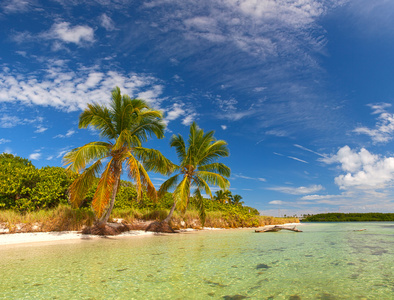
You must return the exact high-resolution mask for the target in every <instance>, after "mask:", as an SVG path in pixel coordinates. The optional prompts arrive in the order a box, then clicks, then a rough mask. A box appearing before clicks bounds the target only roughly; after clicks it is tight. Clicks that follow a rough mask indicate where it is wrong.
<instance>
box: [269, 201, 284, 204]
mask: <svg viewBox="0 0 394 300" xmlns="http://www.w3.org/2000/svg"><path fill="white" fill-rule="evenodd" d="M268 204H273V205H283V204H285V202H283V201H282V200H273V201H270V202H268Z"/></svg>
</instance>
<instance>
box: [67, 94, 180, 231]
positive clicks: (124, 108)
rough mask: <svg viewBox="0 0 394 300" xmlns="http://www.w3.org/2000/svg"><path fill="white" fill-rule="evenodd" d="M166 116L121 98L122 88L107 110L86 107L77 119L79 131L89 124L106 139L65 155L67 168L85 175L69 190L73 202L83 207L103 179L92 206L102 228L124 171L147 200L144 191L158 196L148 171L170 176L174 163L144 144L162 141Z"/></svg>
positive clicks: (141, 104)
mask: <svg viewBox="0 0 394 300" xmlns="http://www.w3.org/2000/svg"><path fill="white" fill-rule="evenodd" d="M162 117H163V116H162V113H161V112H160V111H158V110H154V109H152V108H151V107H150V106H149V105H148V103H147V102H145V101H144V100H141V99H131V98H130V97H129V96H128V95H123V96H122V95H121V93H120V89H119V88H118V87H115V88H114V89H113V90H112V98H111V102H110V105H109V107H106V106H102V105H99V104H96V103H94V104H88V105H87V108H86V109H85V110H84V111H83V112H82V113H81V115H80V117H79V128H87V127H88V126H91V127H93V128H94V129H96V130H97V131H98V132H99V134H100V137H101V138H105V139H106V140H107V141H105V142H103V141H100V142H91V143H88V144H86V145H84V146H82V147H78V148H75V149H73V150H71V151H70V152H69V153H67V154H66V155H65V156H64V158H63V161H64V164H65V165H68V167H67V169H69V170H71V171H74V172H77V173H81V174H80V175H79V176H78V177H77V179H76V180H75V181H74V182H73V183H72V185H71V186H70V190H69V199H70V202H71V203H72V204H74V205H75V206H79V205H80V204H81V203H82V201H83V200H84V198H85V195H86V192H87V191H88V189H89V188H90V186H91V184H92V182H93V180H94V179H95V178H96V177H100V179H99V182H98V186H97V190H96V192H95V194H94V196H93V201H92V208H93V211H94V212H95V215H96V217H97V219H98V224H104V225H105V224H106V222H107V221H108V218H109V216H110V214H111V212H112V209H113V206H114V202H115V197H116V193H117V191H118V186H119V182H120V177H121V174H122V171H123V169H125V170H127V172H128V175H129V177H131V178H132V179H133V180H134V183H135V185H136V189H137V192H138V193H137V195H138V196H137V199H140V198H141V197H142V196H143V191H144V189H145V190H146V191H147V194H148V195H149V196H150V197H153V198H155V197H156V190H155V187H154V186H153V184H152V182H151V180H150V178H149V175H148V173H147V172H148V171H155V172H160V173H162V174H169V173H170V172H171V167H172V164H171V162H170V161H169V160H167V159H166V158H165V157H164V156H163V155H162V154H161V153H160V152H159V151H158V150H154V149H147V148H144V147H142V143H143V142H145V141H147V140H148V138H150V137H152V136H156V137H157V138H159V139H160V138H163V137H164V129H165V124H164V123H163V122H162ZM104 164H105V166H104V167H103V165H104Z"/></svg>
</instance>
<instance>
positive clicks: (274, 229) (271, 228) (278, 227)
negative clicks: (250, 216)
mask: <svg viewBox="0 0 394 300" xmlns="http://www.w3.org/2000/svg"><path fill="white" fill-rule="evenodd" d="M282 229H285V230H291V231H295V232H302V230H299V229H298V228H297V227H295V226H291V227H290V226H283V225H282V226H281V225H276V226H265V227H263V228H261V229H256V230H255V231H254V232H277V231H280V230H282Z"/></svg>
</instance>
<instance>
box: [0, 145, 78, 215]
mask: <svg viewBox="0 0 394 300" xmlns="http://www.w3.org/2000/svg"><path fill="white" fill-rule="evenodd" d="M0 168H1V172H0V208H2V209H14V210H16V211H33V210H37V209H42V208H51V207H56V206H57V205H59V204H61V203H67V190H68V187H69V186H70V184H71V182H72V178H70V176H69V175H68V174H67V173H66V170H65V169H63V168H60V167H44V168H41V169H36V168H35V167H34V166H33V165H32V163H31V162H30V161H29V160H27V159H23V158H20V157H18V156H13V155H12V154H6V153H3V154H0Z"/></svg>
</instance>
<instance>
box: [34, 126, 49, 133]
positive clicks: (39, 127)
mask: <svg viewBox="0 0 394 300" xmlns="http://www.w3.org/2000/svg"><path fill="white" fill-rule="evenodd" d="M47 130H48V128H46V127H43V126H41V125H38V126H37V129H36V130H35V131H34V132H35V133H42V132H45V131H47Z"/></svg>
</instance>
